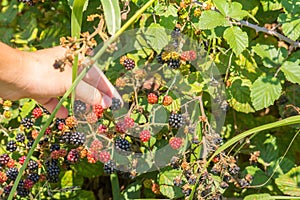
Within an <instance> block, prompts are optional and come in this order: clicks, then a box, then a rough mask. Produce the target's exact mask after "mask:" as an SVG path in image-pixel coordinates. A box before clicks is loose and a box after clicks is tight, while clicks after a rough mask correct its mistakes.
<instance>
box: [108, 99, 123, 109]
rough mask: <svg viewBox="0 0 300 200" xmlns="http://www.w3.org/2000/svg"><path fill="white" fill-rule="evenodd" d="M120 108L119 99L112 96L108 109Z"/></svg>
mask: <svg viewBox="0 0 300 200" xmlns="http://www.w3.org/2000/svg"><path fill="white" fill-rule="evenodd" d="M120 108H121V100H120V99H117V98H115V97H113V98H112V103H111V106H110V109H111V110H119V109H120Z"/></svg>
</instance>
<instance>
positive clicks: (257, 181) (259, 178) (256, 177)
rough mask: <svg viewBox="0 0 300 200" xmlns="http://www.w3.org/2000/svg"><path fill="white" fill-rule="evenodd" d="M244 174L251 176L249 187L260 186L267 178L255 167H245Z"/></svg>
mask: <svg viewBox="0 0 300 200" xmlns="http://www.w3.org/2000/svg"><path fill="white" fill-rule="evenodd" d="M246 173H247V174H250V175H252V177H253V180H252V182H251V185H261V184H264V183H266V182H267V181H268V179H269V177H268V176H267V175H266V174H265V173H264V172H263V171H262V170H261V169H260V168H259V167H257V166H248V167H246Z"/></svg>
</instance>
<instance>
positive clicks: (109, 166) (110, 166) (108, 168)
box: [103, 160, 117, 174]
mask: <svg viewBox="0 0 300 200" xmlns="http://www.w3.org/2000/svg"><path fill="white" fill-rule="evenodd" d="M103 170H104V173H106V174H113V173H114V172H116V171H117V170H116V163H115V162H114V161H113V160H109V161H108V162H106V163H105V164H104V168H103Z"/></svg>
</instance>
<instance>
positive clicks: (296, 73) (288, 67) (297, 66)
mask: <svg viewBox="0 0 300 200" xmlns="http://www.w3.org/2000/svg"><path fill="white" fill-rule="evenodd" d="M280 69H281V71H282V72H283V73H284V75H285V77H286V79H287V80H289V81H291V82H292V83H298V84H300V60H297V61H295V62H291V61H285V62H284V63H283V64H282V66H281V68H280Z"/></svg>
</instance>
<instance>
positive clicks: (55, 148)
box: [50, 143, 60, 152]
mask: <svg viewBox="0 0 300 200" xmlns="http://www.w3.org/2000/svg"><path fill="white" fill-rule="evenodd" d="M55 150H56V151H58V150H60V146H59V144H57V143H54V144H51V146H50V151H51V152H52V151H55Z"/></svg>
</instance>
